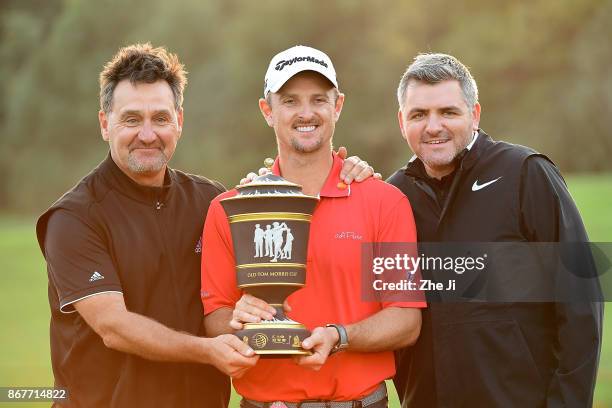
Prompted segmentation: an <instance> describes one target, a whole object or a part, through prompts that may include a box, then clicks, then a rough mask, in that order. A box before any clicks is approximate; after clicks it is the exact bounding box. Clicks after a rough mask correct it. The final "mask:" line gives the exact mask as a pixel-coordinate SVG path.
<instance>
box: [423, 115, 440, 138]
mask: <svg viewBox="0 0 612 408" xmlns="http://www.w3.org/2000/svg"><path fill="white" fill-rule="evenodd" d="M425 131H426V132H427V133H429V134H431V135H437V134H438V133H440V132H441V131H442V120H441V118H440V117H439V116H438V115H429V116H428V117H427V123H426V125H425Z"/></svg>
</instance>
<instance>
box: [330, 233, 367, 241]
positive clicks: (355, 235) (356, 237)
mask: <svg viewBox="0 0 612 408" xmlns="http://www.w3.org/2000/svg"><path fill="white" fill-rule="evenodd" d="M334 238H336V239H352V240H354V241H360V240H362V239H363V236H362V235H361V234H359V233H357V232H354V231H342V232H338V233H336V235H334Z"/></svg>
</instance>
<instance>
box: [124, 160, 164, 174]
mask: <svg viewBox="0 0 612 408" xmlns="http://www.w3.org/2000/svg"><path fill="white" fill-rule="evenodd" d="M166 163H167V162H166V160H163V159H161V158H156V159H154V160H128V167H129V168H130V170H131V171H133V172H134V173H138V174H156V173H159V172H160V171H162V170H163V169H164V166H165V165H166Z"/></svg>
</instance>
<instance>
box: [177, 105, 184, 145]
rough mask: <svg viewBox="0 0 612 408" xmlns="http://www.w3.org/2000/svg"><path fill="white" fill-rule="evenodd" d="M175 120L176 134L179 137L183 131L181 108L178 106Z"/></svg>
mask: <svg viewBox="0 0 612 408" xmlns="http://www.w3.org/2000/svg"><path fill="white" fill-rule="evenodd" d="M176 122H177V124H178V132H179V134H178V136H179V138H180V137H181V134H182V133H183V108H182V107H181V108H179V109H178V110H177V111H176Z"/></svg>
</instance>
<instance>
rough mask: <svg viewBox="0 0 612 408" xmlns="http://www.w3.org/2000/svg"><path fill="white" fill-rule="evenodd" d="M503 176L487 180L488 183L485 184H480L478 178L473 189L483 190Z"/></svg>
mask: <svg viewBox="0 0 612 408" xmlns="http://www.w3.org/2000/svg"><path fill="white" fill-rule="evenodd" d="M500 178H501V177H498V178H496V179H495V180H491V181H487V182H486V183H483V184H478V180H476V181H475V182H474V184H472V191H478V190H482V189H483V188H485V187H486V186H490V185H491V184H493V183H495V182H496V181H497V180H499V179H500Z"/></svg>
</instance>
